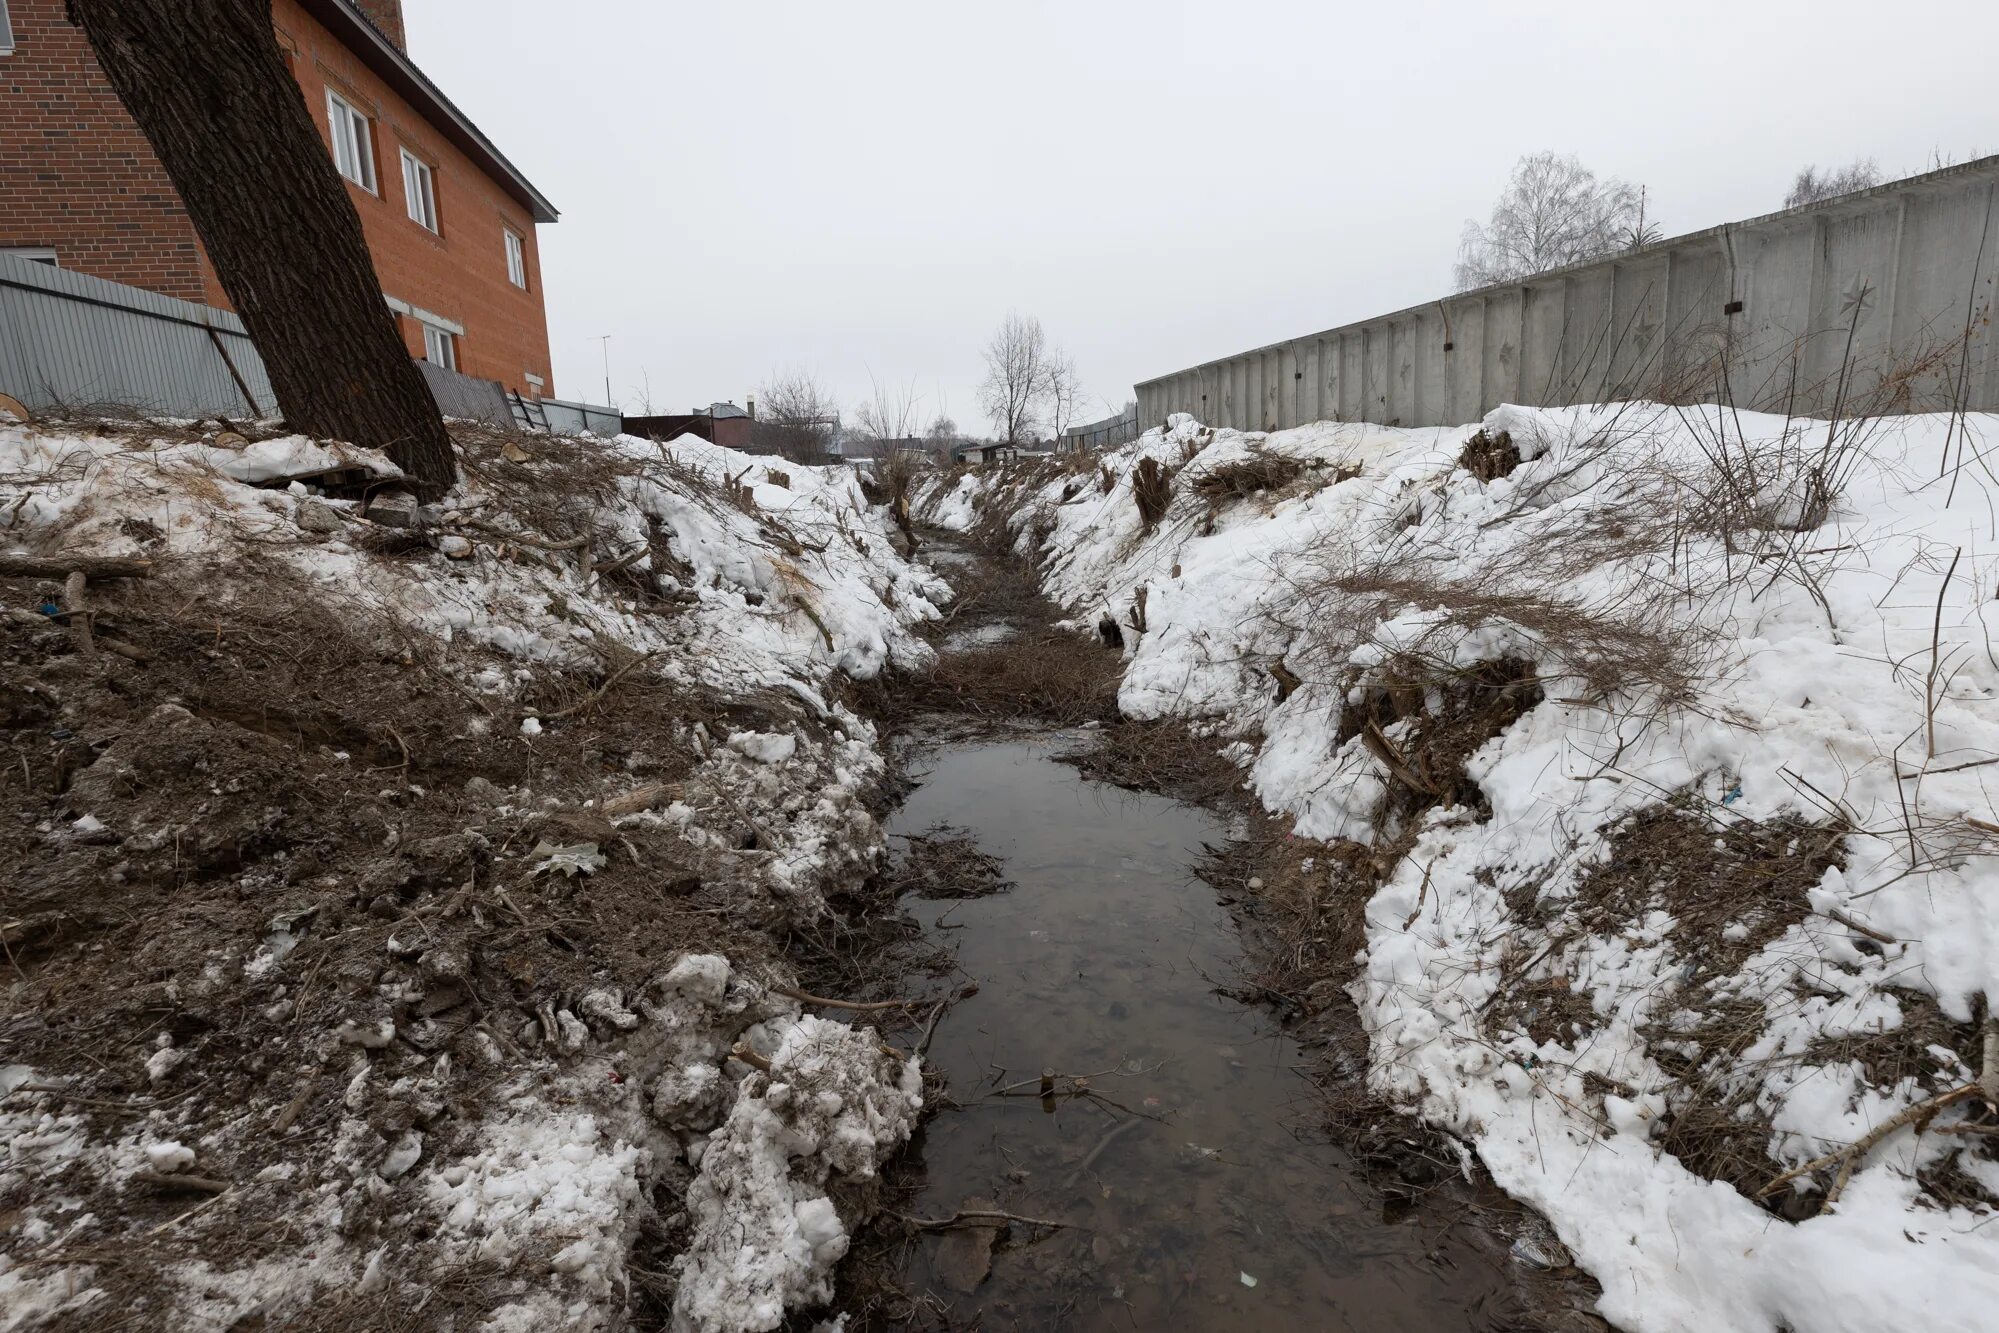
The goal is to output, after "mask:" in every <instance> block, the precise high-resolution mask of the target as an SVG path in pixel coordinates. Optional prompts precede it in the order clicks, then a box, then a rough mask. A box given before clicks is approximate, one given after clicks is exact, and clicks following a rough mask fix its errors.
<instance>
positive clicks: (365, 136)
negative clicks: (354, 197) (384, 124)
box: [326, 88, 378, 194]
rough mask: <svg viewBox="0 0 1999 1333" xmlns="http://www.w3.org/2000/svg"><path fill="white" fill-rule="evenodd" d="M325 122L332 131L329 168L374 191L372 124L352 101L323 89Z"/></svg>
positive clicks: (369, 191)
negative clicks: (331, 150)
mask: <svg viewBox="0 0 1999 1333" xmlns="http://www.w3.org/2000/svg"><path fill="white" fill-rule="evenodd" d="M326 125H327V129H328V130H329V131H330V132H331V133H332V135H333V169H334V170H335V171H338V172H339V173H340V174H341V175H342V176H345V177H346V178H347V179H348V180H350V181H353V182H354V183H355V184H356V185H358V186H360V187H361V188H362V189H364V190H366V191H367V192H368V193H369V194H376V193H378V191H377V190H376V188H375V126H374V123H373V122H372V121H370V120H369V119H368V117H367V116H366V115H365V114H364V113H363V112H362V111H361V108H359V107H357V106H355V105H354V104H353V103H352V102H350V101H348V100H347V99H346V98H344V97H342V96H341V95H340V94H339V93H336V92H334V91H333V90H332V89H331V88H328V89H327V90H326Z"/></svg>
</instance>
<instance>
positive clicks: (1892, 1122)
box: [1756, 1024, 1993, 1213]
mask: <svg viewBox="0 0 1999 1333" xmlns="http://www.w3.org/2000/svg"><path fill="white" fill-rule="evenodd" d="M1992 1032H1993V1028H1992V1026H1991V1025H1990V1024H1988V1025H1987V1027H1986V1034H1987V1040H1986V1050H1987V1052H1988V1053H1990V1052H1991V1050H1992V1045H1993V1043H1992V1039H1991V1034H1992ZM1991 1063H1992V1062H1991V1061H1990V1060H1988V1061H1987V1064H1988V1066H1990V1064H1991ZM1982 1095H1983V1089H1982V1088H1980V1086H1979V1085H1978V1084H1977V1083H1966V1084H1964V1085H1963V1086H1962V1087H1957V1088H1952V1089H1951V1090H1950V1091H1949V1092H1943V1093H1938V1094H1937V1095H1936V1096H1934V1097H1932V1098H1930V1099H1929V1100H1928V1101H1921V1102H1917V1103H1916V1104H1915V1105H1914V1106H1911V1107H1909V1108H1907V1109H1906V1110H1904V1111H1902V1112H1900V1113H1899V1114H1896V1115H1892V1116H1889V1117H1888V1118H1887V1119H1886V1120H1883V1121H1882V1122H1881V1123H1880V1124H1878V1125H1876V1126H1875V1127H1874V1128H1872V1129H1870V1130H1868V1131H1867V1132H1866V1133H1865V1134H1862V1135H1861V1136H1860V1137H1859V1138H1857V1139H1855V1140H1854V1141H1853V1142H1852V1143H1850V1144H1848V1145H1847V1146H1846V1147H1844V1148H1841V1149H1838V1150H1837V1151H1835V1152H1829V1153H1827V1154H1825V1155H1824V1156H1823V1157H1814V1158H1812V1160H1811V1161H1809V1162H1806V1163H1805V1164H1804V1165H1803V1166H1796V1167H1792V1168H1791V1169H1790V1170H1789V1171H1786V1172H1785V1173H1784V1174H1783V1175H1781V1176H1778V1177H1777V1178H1776V1179H1775V1180H1773V1181H1771V1182H1770V1183H1769V1184H1767V1185H1765V1186H1764V1187H1763V1188H1762V1189H1760V1190H1758V1191H1756V1197H1757V1198H1759V1199H1765V1198H1768V1197H1769V1196H1770V1195H1772V1194H1775V1193H1776V1192H1777V1191H1778V1190H1779V1189H1782V1188H1783V1187H1784V1186H1786V1185H1788V1184H1790V1183H1791V1182H1792V1181H1794V1180H1796V1179H1798V1178H1799V1177H1800V1176H1808V1175H1810V1174H1811V1173H1812V1172H1814V1171H1817V1170H1819V1169H1821V1168H1823V1167H1828V1166H1831V1165H1833V1164H1834V1163H1838V1164H1839V1172H1838V1174H1837V1175H1835V1176H1834V1177H1833V1181H1832V1186H1831V1188H1829V1189H1827V1190H1826V1192H1825V1197H1824V1198H1823V1199H1820V1200H1819V1206H1818V1211H1819V1212H1821V1213H1823V1212H1824V1211H1825V1210H1826V1209H1828V1208H1830V1207H1832V1206H1833V1205H1834V1204H1836V1203H1838V1202H1839V1196H1840V1195H1841V1194H1842V1193H1843V1192H1845V1190H1846V1185H1847V1182H1848V1181H1850V1180H1852V1179H1853V1171H1854V1168H1855V1167H1857V1166H1858V1165H1859V1164H1860V1159H1861V1158H1863V1157H1865V1156H1867V1154H1868V1153H1869V1152H1871V1151H1873V1150H1874V1147H1875V1145H1877V1144H1879V1143H1880V1142H1881V1141H1882V1140H1883V1139H1885V1138H1887V1137H1888V1136H1889V1135H1891V1134H1893V1133H1894V1132H1895V1131H1896V1130H1899V1129H1904V1128H1906V1127H1908V1126H1910V1125H1915V1126H1916V1132H1917V1133H1919V1134H1920V1133H1921V1132H1922V1131H1923V1129H1924V1128H1925V1127H1926V1126H1927V1125H1928V1123H1929V1121H1930V1120H1931V1119H1933V1118H1934V1117H1935V1116H1936V1115H1937V1113H1938V1112H1940V1111H1943V1110H1945V1109H1947V1108H1949V1107H1951V1106H1955V1105H1956V1104H1957V1103H1959V1102H1961V1101H1965V1100H1967V1099H1968V1098H1972V1097H1978V1096H1982Z"/></svg>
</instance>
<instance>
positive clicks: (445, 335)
mask: <svg viewBox="0 0 1999 1333" xmlns="http://www.w3.org/2000/svg"><path fill="white" fill-rule="evenodd" d="M423 359H424V360H426V361H428V362H430V364H432V365H433V366H443V367H444V368H445V369H446V370H456V369H458V340H457V339H456V338H454V337H452V336H451V331H450V330H448V329H440V328H438V327H437V325H435V324H426V325H424V326H423Z"/></svg>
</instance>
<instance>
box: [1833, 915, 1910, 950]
mask: <svg viewBox="0 0 1999 1333" xmlns="http://www.w3.org/2000/svg"><path fill="white" fill-rule="evenodd" d="M1826 915H1827V916H1829V917H1831V918H1832V919H1833V920H1835V921H1837V922H1839V924H1840V925H1842V926H1845V927H1846V928H1847V929H1848V930H1851V931H1853V932H1855V933H1856V934H1860V935H1865V936H1866V937H1867V938H1868V939H1870V940H1877V941H1879V942H1880V943H1882V944H1900V943H1901V941H1900V940H1898V939H1896V938H1895V937H1894V936H1893V935H1890V934H1889V933H1888V932H1887V931H1885V930H1876V929H1874V927H1872V926H1864V925H1862V924H1861V923H1860V922H1858V921H1856V920H1854V919H1853V918H1852V917H1850V916H1848V915H1847V914H1846V913H1845V912H1842V911H1840V910H1839V909H1838V908H1837V907H1834V908H1832V909H1830V910H1828V911H1827V912H1826Z"/></svg>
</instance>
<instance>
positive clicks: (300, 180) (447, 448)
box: [69, 0, 457, 495]
mask: <svg viewBox="0 0 1999 1333" xmlns="http://www.w3.org/2000/svg"><path fill="white" fill-rule="evenodd" d="M69 17H70V21H71V22H73V23H75V24H76V25H77V26H79V27H81V28H82V29H83V31H84V34H85V36H87V37H88V38H89V40H90V46H91V49H92V50H94V51H95V52H96V53H97V61H98V63H99V64H100V65H102V66H103V68H104V73H105V76H106V77H107V78H108V79H109V80H110V81H111V86H112V88H114V89H115V90H116V91H117V93H118V100H119V101H121V102H123V103H124V104H125V110H126V111H127V112H129V113H130V114H131V117H132V119H133V120H135V121H137V122H138V125H139V128H140V129H141V130H144V131H145V134H146V138H147V140H148V141H149V142H150V143H151V144H152V146H153V151H154V152H155V153H156V154H157V155H158V156H159V159H160V164H161V165H162V166H164V167H165V168H166V171H167V175H168V176H169V177H170V178H171V179H172V180H173V183H174V188H175V189H176V190H178V191H179V192H180V197H181V199H182V200H183V201H184V202H185V203H186V205H187V211H188V216H189V217H190V218H192V219H193V220H194V226H195V230H196V232H197V233H199V235H200V236H201V243H202V245H203V246H204V247H205V248H206V249H207V251H208V257H209V259H210V260H211V261H213V262H214V264H215V273H216V276H217V277H218V278H220V279H221V281H222V289H223V290H224V291H226V292H227V293H229V300H230V303H231V304H233V305H234V306H235V307H236V312H237V314H239V315H240V316H242V319H243V324H244V327H245V328H247V329H248V330H249V333H250V339H251V341H252V342H254V343H255V344H256V345H257V351H258V353H259V354H260V355H261V356H262V357H263V361H264V367H265V369H266V370H268V371H269V372H270V377H271V388H272V390H273V392H275V393H276V395H277V400H278V409H279V411H281V412H283V413H284V417H285V421H286V424H288V425H289V426H290V427H291V428H292V429H293V430H296V431H301V432H304V433H305V434H308V435H319V436H324V437H327V438H331V439H340V440H347V441H349V442H351V443H354V444H359V445H365V446H368V447H371V448H376V449H382V450H385V451H386V452H387V453H388V455H389V457H390V459H391V460H393V461H394V462H395V463H396V464H397V466H399V467H401V468H402V469H403V470H404V471H405V472H407V473H409V475H410V477H411V478H412V479H413V480H414V481H415V482H416V484H417V489H418V490H419V491H421V492H423V493H425V494H427V495H434V494H436V493H439V492H441V491H444V490H446V489H448V488H449V487H450V485H451V483H452V482H453V481H454V480H455V479H456V476H457V468H456V464H455V462H454V460H453V457H452V452H451V437H450V436H449V435H448V434H447V433H446V432H445V429H444V419H443V417H442V416H441V415H439V413H438V410H437V404H436V402H434V401H433V400H432V398H431V394H430V387H429V386H428V385H427V384H425V383H424V380H423V375H422V373H421V372H420V371H418V369H417V368H416V363H415V362H413V361H412V360H411V359H410V355H409V351H408V349H407V348H405V347H404V345H403V340H402V335H401V334H400V333H398V332H397V330H396V325H395V317H394V316H393V315H391V314H390V313H389V308H388V305H387V304H386V303H385V302H384V301H383V299H382V284H381V282H380V280H379V279H377V278H376V276H375V264H374V260H373V259H372V258H371V257H370V255H369V254H368V243H367V241H366V240H365V239H364V238H363V236H362V234H361V219H360V217H359V216H358V215H357V214H356V213H355V212H354V203H353V201H352V200H351V199H349V198H348V197H347V187H346V186H345V185H343V184H342V183H341V180H340V176H339V174H338V173H337V172H336V171H335V170H334V168H333V161H332V159H331V157H329V156H328V154H327V151H326V145H325V144H324V143H323V142H322V141H321V140H320V137H319V131H318V129H316V128H315V127H314V125H313V121H312V117H311V115H310V113H308V112H307V110H306V106H305V99H303V98H302V97H300V96H299V91H298V83H297V81H296V80H294V79H293V78H292V76H291V74H290V73H289V72H288V71H287V70H286V68H285V63H284V57H283V56H282V55H280V54H279V51H278V43H277V38H276V37H275V36H274V35H273V33H272V29H271V6H270V3H269V0H69Z"/></svg>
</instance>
